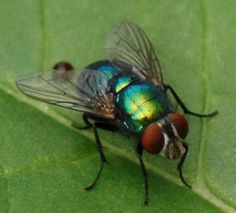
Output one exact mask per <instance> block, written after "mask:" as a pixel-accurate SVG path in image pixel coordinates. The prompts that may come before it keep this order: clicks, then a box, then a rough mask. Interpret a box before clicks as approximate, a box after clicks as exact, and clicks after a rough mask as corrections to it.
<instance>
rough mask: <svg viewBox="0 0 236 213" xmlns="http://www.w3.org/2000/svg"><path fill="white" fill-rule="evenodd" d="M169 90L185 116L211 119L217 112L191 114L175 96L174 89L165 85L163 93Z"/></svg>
mask: <svg viewBox="0 0 236 213" xmlns="http://www.w3.org/2000/svg"><path fill="white" fill-rule="evenodd" d="M168 89H169V90H170V91H171V93H172V94H173V96H174V98H175V100H176V101H177V103H178V104H179V105H180V107H181V108H182V109H183V111H184V113H187V114H190V115H193V116H197V117H211V116H214V115H216V114H217V113H218V112H217V111H214V112H212V113H209V114H199V113H195V112H191V111H190V110H189V109H188V108H187V107H186V106H185V105H184V103H183V102H182V100H181V99H180V97H179V96H178V95H177V94H176V92H175V91H174V89H173V88H172V87H171V86H169V85H165V92H166V91H167V90H168Z"/></svg>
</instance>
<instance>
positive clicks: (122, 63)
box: [16, 21, 217, 205]
mask: <svg viewBox="0 0 236 213" xmlns="http://www.w3.org/2000/svg"><path fill="white" fill-rule="evenodd" d="M106 50H107V53H108V59H109V60H102V61H97V62H94V63H92V64H90V65H88V66H87V67H86V68H84V69H83V70H80V71H76V70H75V69H74V68H73V66H72V65H71V64H69V63H68V62H59V63H57V64H56V65H55V66H54V67H53V69H52V70H51V71H49V72H45V73H38V74H34V75H29V76H27V77H25V78H22V79H20V80H18V81H17V82H16V85H17V87H18V88H19V89H20V91H21V92H23V93H24V94H25V95H27V96H29V97H31V98H34V99H37V100H39V101H43V102H46V103H50V104H54V105H58V106H62V107H65V108H69V109H72V110H75V111H79V112H83V120H84V123H85V126H84V127H79V128H80V129H87V128H92V129H93V132H94V136H95V141H96V144H97V149H98V153H99V156H100V163H101V164H100V169H99V171H98V173H97V176H96V178H95V179H94V181H93V182H92V184H91V185H90V186H88V187H86V188H85V189H86V190H91V189H93V188H94V187H95V186H96V184H97V182H98V180H99V178H100V176H101V173H102V171H103V168H104V165H105V163H107V160H106V157H105V154H104V151H103V148H102V143H101V140H100V138H99V135H98V132H97V129H98V128H103V129H107V130H111V131H115V130H119V131H121V132H122V133H124V134H125V135H127V136H132V137H135V138H136V139H137V148H136V154H137V156H138V159H139V162H140V165H141V169H142V174H143V177H144V204H145V205H147V204H148V175H147V170H146V168H145V164H144V162H143V159H142V155H143V151H146V152H148V153H150V154H161V155H163V156H164V157H166V158H168V159H180V160H179V162H178V166H177V169H178V172H179V176H180V179H181V181H182V183H183V184H184V185H186V186H187V187H189V188H191V186H190V184H189V183H187V181H186V180H185V178H184V177H183V173H182V167H183V164H184V161H185V159H186V156H187V153H188V145H187V144H186V143H185V142H184V139H185V138H186V136H187V133H188V122H187V120H186V118H185V116H184V115H183V114H180V113H178V112H177V111H176V108H175V106H174V105H173V104H172V103H171V102H170V100H169V99H168V95H167V92H168V91H169V92H170V93H171V94H172V95H173V97H174V98H175V100H176V102H177V103H178V105H179V106H180V107H181V108H182V110H183V113H185V114H190V115H193V116H197V117H211V116H214V115H216V114H217V111H214V112H212V113H209V114H199V113H195V112H192V111H190V110H189V109H188V108H187V107H186V106H185V104H184V103H183V101H182V100H181V99H180V97H179V96H178V95H177V93H176V92H175V90H174V89H173V88H172V87H171V86H170V85H168V84H165V83H164V81H163V77H162V73H161V67H160V63H159V61H158V58H157V56H156V54H155V51H154V49H153V46H152V44H151V42H150V40H149V38H148V37H147V35H146V34H145V32H144V31H143V30H142V29H141V28H140V27H139V26H137V25H136V24H134V23H132V22H129V21H123V22H121V23H120V24H119V25H117V26H116V27H114V28H113V30H112V31H111V33H110V34H109V35H108V39H107V44H106Z"/></svg>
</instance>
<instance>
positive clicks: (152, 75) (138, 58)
mask: <svg viewBox="0 0 236 213" xmlns="http://www.w3.org/2000/svg"><path fill="white" fill-rule="evenodd" d="M106 49H107V52H108V54H109V59H110V60H111V61H112V63H114V65H116V66H118V67H121V68H123V67H125V66H124V65H130V66H131V68H132V71H133V72H135V73H136V74H138V75H139V76H140V77H141V78H145V79H148V80H150V81H152V82H153V83H154V84H155V85H157V86H159V87H160V88H162V89H164V86H163V79H162V74H161V69H160V64H159V61H158V59H157V56H156V54H155V51H154V49H153V46H152V44H151V42H150V40H149V39H148V37H147V35H146V34H145V32H144V31H143V30H142V29H141V28H140V27H139V26H137V25H136V24H134V23H131V22H128V21H123V22H121V23H120V24H119V25H118V26H116V27H114V29H113V30H112V31H111V33H110V34H109V35H108V39H107V44H106Z"/></svg>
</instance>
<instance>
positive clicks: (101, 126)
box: [72, 113, 119, 132]
mask: <svg viewBox="0 0 236 213" xmlns="http://www.w3.org/2000/svg"><path fill="white" fill-rule="evenodd" d="M94 118H95V116H91V115H90V114H86V113H84V114H83V121H84V123H85V126H82V127H81V126H78V124H76V123H72V126H73V127H74V128H76V129H89V128H92V127H93V125H92V124H91V123H90V122H89V119H92V120H95V121H96V127H97V128H99V129H105V130H108V131H112V132H114V131H118V130H119V128H118V127H117V126H116V125H114V124H113V123H110V122H109V121H107V120H102V119H100V120H102V121H100V120H99V121H97V120H96V119H94Z"/></svg>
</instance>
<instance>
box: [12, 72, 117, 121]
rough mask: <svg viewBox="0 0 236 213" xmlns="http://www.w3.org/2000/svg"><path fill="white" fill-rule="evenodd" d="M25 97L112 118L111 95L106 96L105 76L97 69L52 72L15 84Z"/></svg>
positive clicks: (112, 105)
mask: <svg viewBox="0 0 236 213" xmlns="http://www.w3.org/2000/svg"><path fill="white" fill-rule="evenodd" d="M16 85H17V87H18V88H19V89H20V90H21V91H22V92H23V93H24V94H25V95H27V96H30V97H32V98H34V99H37V100H40V101H43V102H47V103H50V104H54V105H58V106H62V107H65V108H69V109H73V110H77V111H81V112H88V113H92V114H95V115H97V116H100V117H103V118H108V119H113V118H114V104H113V95H112V94H110V93H107V86H108V85H107V77H106V76H105V75H104V74H103V73H101V72H99V71H96V70H89V69H85V70H83V71H82V72H79V71H74V70H70V71H68V70H67V71H65V70H52V71H49V72H45V73H40V74H39V73H37V74H34V75H30V76H28V77H26V78H23V79H20V80H18V81H17V82H16Z"/></svg>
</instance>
